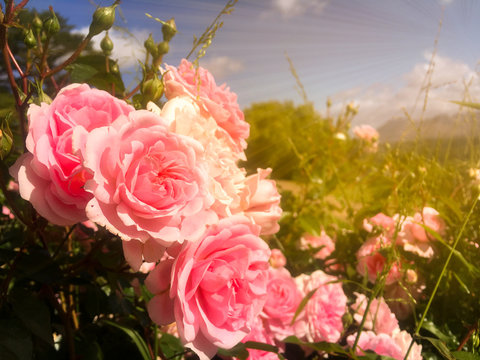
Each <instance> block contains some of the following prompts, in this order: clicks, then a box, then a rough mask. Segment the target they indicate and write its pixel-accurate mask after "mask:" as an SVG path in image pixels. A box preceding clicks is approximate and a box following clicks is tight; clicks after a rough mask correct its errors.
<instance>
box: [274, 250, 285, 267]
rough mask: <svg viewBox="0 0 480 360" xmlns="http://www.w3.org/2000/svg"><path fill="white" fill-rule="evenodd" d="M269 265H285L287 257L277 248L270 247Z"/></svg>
mask: <svg viewBox="0 0 480 360" xmlns="http://www.w3.org/2000/svg"><path fill="white" fill-rule="evenodd" d="M270 265H271V266H272V267H273V268H281V267H284V266H285V265H287V258H286V257H285V255H283V253H282V252H281V251H280V250H279V249H272V255H270Z"/></svg>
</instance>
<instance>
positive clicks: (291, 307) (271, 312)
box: [261, 268, 303, 341]
mask: <svg viewBox="0 0 480 360" xmlns="http://www.w3.org/2000/svg"><path fill="white" fill-rule="evenodd" d="M268 274H269V276H268V285H267V301H266V303H265V306H264V307H263V311H262V314H261V316H262V317H263V318H264V319H265V328H266V329H267V331H268V333H269V334H271V336H272V337H274V338H275V339H277V340H279V341H281V340H283V339H285V338H286V337H287V336H289V335H293V334H294V329H293V327H292V325H291V322H292V320H293V316H294V315H295V312H296V311H297V308H298V305H299V304H300V302H301V301H302V299H303V295H302V293H301V292H300V290H298V288H297V284H296V282H295V279H294V278H293V277H292V276H291V275H290V272H289V271H288V270H287V269H285V268H278V269H273V268H271V269H270V270H269V273H268Z"/></svg>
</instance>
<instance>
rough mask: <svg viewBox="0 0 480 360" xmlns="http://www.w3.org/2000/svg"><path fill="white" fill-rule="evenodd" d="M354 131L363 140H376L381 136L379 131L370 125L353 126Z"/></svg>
mask: <svg viewBox="0 0 480 360" xmlns="http://www.w3.org/2000/svg"><path fill="white" fill-rule="evenodd" d="M353 133H354V134H355V135H356V136H357V137H358V138H359V139H362V140H365V141H368V142H372V143H373V142H376V141H377V140H378V138H379V134H378V131H377V130H375V128H373V127H372V126H370V125H359V126H355V127H354V128H353Z"/></svg>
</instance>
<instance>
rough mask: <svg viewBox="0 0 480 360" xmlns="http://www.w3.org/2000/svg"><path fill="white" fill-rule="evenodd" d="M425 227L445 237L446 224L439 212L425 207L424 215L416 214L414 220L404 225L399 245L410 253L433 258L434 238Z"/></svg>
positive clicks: (409, 218)
mask: <svg viewBox="0 0 480 360" xmlns="http://www.w3.org/2000/svg"><path fill="white" fill-rule="evenodd" d="M425 227H427V228H429V229H431V230H433V231H434V232H436V233H437V234H439V235H440V236H443V235H445V222H444V221H443V219H442V218H441V217H440V214H439V213H438V211H437V210H435V209H432V208H430V207H425V208H423V210H422V213H421V214H420V213H416V214H415V215H414V216H413V218H412V217H408V218H406V220H405V222H404V223H403V231H402V235H403V236H401V237H400V238H399V239H398V243H399V244H401V245H402V246H403V249H404V250H405V251H408V252H412V253H415V254H417V255H418V256H421V257H424V258H432V257H433V256H434V254H435V249H434V247H433V244H432V241H433V240H435V238H434V236H433V235H431V234H429V233H427V231H426V230H425Z"/></svg>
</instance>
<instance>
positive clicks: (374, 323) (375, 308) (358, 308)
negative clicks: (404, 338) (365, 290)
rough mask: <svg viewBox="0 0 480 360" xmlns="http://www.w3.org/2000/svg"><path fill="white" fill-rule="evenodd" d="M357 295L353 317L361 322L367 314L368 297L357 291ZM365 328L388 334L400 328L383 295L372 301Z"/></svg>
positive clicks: (353, 305)
mask: <svg viewBox="0 0 480 360" xmlns="http://www.w3.org/2000/svg"><path fill="white" fill-rule="evenodd" d="M355 296H356V300H355V303H354V304H352V306H351V307H352V310H353V311H354V315H353V319H354V320H355V321H356V322H357V323H358V324H360V323H361V322H362V319H363V317H364V315H365V310H366V308H367V304H368V298H367V297H366V296H365V295H363V294H359V293H355ZM364 328H365V329H367V330H372V331H373V332H375V333H376V334H380V333H383V334H387V335H392V334H393V333H394V332H395V331H397V330H399V329H400V328H399V327H398V320H397V318H396V317H395V315H394V314H393V313H392V311H391V310H390V308H389V307H388V305H387V303H386V302H385V299H383V298H382V297H380V298H378V299H373V300H372V302H371V303H370V307H369V309H368V313H367V317H366V319H365V323H364Z"/></svg>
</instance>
